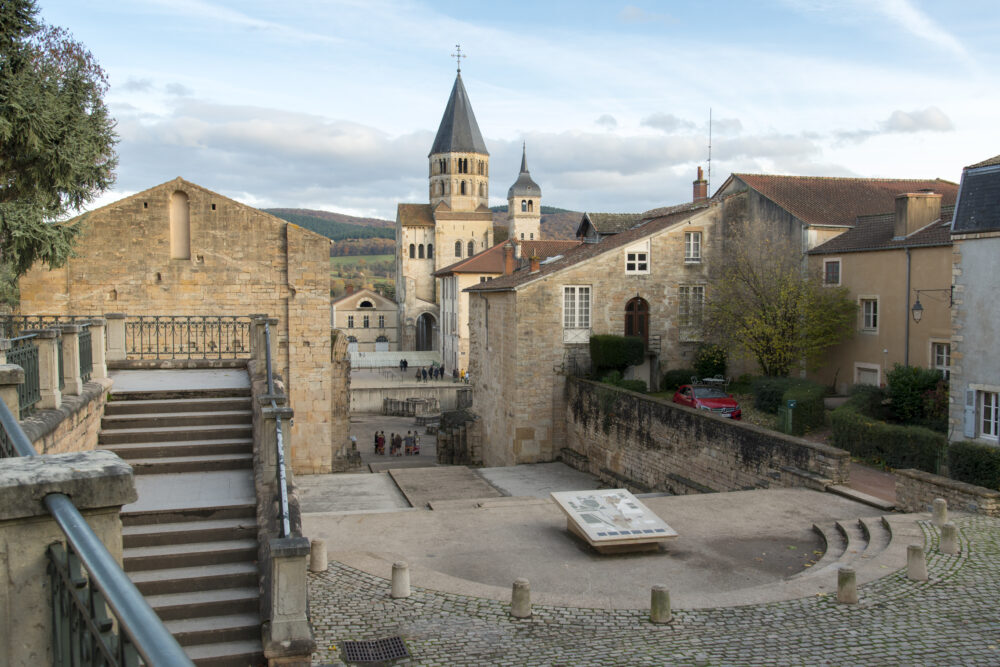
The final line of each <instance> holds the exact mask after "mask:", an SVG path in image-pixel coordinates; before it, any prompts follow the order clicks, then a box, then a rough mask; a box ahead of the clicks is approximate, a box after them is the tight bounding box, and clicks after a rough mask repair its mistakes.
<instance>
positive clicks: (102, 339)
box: [90, 317, 108, 380]
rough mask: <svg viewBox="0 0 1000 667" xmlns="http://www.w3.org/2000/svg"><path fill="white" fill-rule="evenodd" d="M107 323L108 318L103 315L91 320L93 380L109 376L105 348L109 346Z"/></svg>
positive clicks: (91, 376) (91, 373)
mask: <svg viewBox="0 0 1000 667" xmlns="http://www.w3.org/2000/svg"><path fill="white" fill-rule="evenodd" d="M107 324H108V323H107V320H105V319H104V318H103V317H95V318H94V319H92V320H90V355H91V356H90V358H91V361H92V368H91V371H90V379H91V380H103V379H104V378H106V377H108V361H107V359H108V356H107V352H106V350H105V348H106V347H107V331H108V327H107Z"/></svg>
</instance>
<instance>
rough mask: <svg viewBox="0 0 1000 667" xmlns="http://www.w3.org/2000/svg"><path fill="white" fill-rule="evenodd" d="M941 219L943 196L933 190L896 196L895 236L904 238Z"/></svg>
mask: <svg viewBox="0 0 1000 667" xmlns="http://www.w3.org/2000/svg"><path fill="white" fill-rule="evenodd" d="M940 219H941V195H940V194H938V193H936V192H932V191H931V190H921V191H920V192H905V193H903V194H901V195H896V216H895V219H894V221H893V223H894V224H893V236H894V237H896V238H902V237H904V236H909V235H910V234H912V233H913V232H915V231H917V230H918V229H922V228H923V227H926V226H927V225H929V224H931V223H932V222H934V221H935V220H940Z"/></svg>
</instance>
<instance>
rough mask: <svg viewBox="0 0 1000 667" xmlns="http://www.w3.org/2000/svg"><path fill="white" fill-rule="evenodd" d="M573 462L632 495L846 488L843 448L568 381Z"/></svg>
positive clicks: (569, 456) (847, 458) (846, 463)
mask: <svg viewBox="0 0 1000 667" xmlns="http://www.w3.org/2000/svg"><path fill="white" fill-rule="evenodd" d="M566 391H567V400H566V449H568V450H570V451H571V452H572V454H569V453H564V455H563V456H562V459H563V461H564V462H566V463H567V464H568V465H571V466H573V467H576V468H579V469H582V470H585V471H586V472H589V473H591V474H594V475H597V476H598V477H600V478H601V479H602V480H603V481H605V482H607V483H609V484H613V485H615V486H623V487H626V488H629V489H630V490H633V491H638V492H650V491H668V492H671V493H676V494H687V493H704V492H708V491H737V490H742V489H759V488H769V487H790V486H805V487H809V488H815V489H818V490H822V489H824V488H825V487H826V485H828V484H831V483H832V484H844V483H845V482H846V481H847V479H848V477H849V474H850V468H849V465H850V455H849V454H848V453H847V452H845V451H844V450H842V449H837V448H836V447H830V446H827V445H821V444H817V443H813V442H809V441H807V440H803V439H801V438H796V437H792V436H788V435H783V434H781V433H775V432H772V431H767V430H765V429H761V428H758V427H756V426H752V425H750V424H743V423H741V422H738V421H730V420H727V419H723V418H721V417H716V416H713V415H711V414H710V413H706V412H699V411H696V410H691V409H689V408H682V407H680V406H678V405H674V404H673V403H670V402H668V401H665V400H662V399H658V398H652V397H650V396H645V395H643V394H636V393H633V392H630V391H626V390H623V389H618V388H616V387H611V386H608V385H604V384H600V383H596V382H591V381H589V380H582V379H579V378H568V380H567V386H566Z"/></svg>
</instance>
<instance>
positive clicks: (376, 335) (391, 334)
mask: <svg viewBox="0 0 1000 667" xmlns="http://www.w3.org/2000/svg"><path fill="white" fill-rule="evenodd" d="M398 317H399V309H398V307H397V305H396V302H395V301H393V300H392V299H389V298H387V297H384V296H382V295H381V294H379V293H378V292H375V291H372V290H368V289H364V290H360V291H357V292H351V293H349V294H345V295H344V296H342V297H340V298H339V299H337V300H336V301H334V302H333V328H334V329H339V330H341V331H342V332H344V335H345V336H347V346H348V350H350V351H351V352H392V351H395V350H398V349H399V327H398V323H397V318H398Z"/></svg>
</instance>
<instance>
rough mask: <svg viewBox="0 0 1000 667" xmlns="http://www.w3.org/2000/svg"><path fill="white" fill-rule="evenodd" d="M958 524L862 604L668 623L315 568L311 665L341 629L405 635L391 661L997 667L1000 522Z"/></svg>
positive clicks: (977, 519)
mask: <svg viewBox="0 0 1000 667" xmlns="http://www.w3.org/2000/svg"><path fill="white" fill-rule="evenodd" d="M954 521H955V523H956V524H957V525H958V528H959V533H960V546H961V553H960V554H959V555H956V556H949V555H945V554H941V553H939V552H938V551H937V544H938V537H939V534H938V531H937V529H936V528H934V527H933V526H932V525H930V523H929V522H923V523H922V524H921V525H922V528H923V531H924V539H925V545H924V546H925V549H926V551H927V553H928V571H929V573H930V580H929V581H927V582H913V581H910V580H909V579H907V577H906V571H905V569H904V570H901V571H897V572H894V573H891V574H888V575H887V576H886V577H883V578H881V579H879V580H877V581H874V582H872V583H870V584H868V585H866V586H862V587H861V588H860V597H861V601H860V604H858V605H840V604H838V603H837V602H836V599H835V597H833V596H817V597H811V598H805V599H801V600H793V601H790V602H781V603H772V604H762V605H750V606H745V607H729V608H718V609H702V610H677V611H675V612H674V618H673V621H672V622H671V623H669V624H665V625H654V624H652V623H650V622H649V612H648V610H645V611H643V610H616V611H608V610H597V609H577V608H562V607H547V606H539V605H535V606H534V609H533V611H534V614H533V616H532V617H531V618H529V619H513V618H511V617H510V616H509V613H508V612H509V604H507V603H503V602H498V601H494V600H487V599H482V598H475V597H467V596H461V595H452V594H447V593H439V592H436V591H430V590H426V589H421V588H416V587H414V588H413V589H412V590H413V593H412V595H411V596H410V597H409V598H407V599H403V600H393V599H391V598H390V597H389V581H388V580H387V579H380V578H378V577H373V576H371V575H368V574H365V573H362V572H360V571H358V570H355V569H353V568H349V567H346V566H344V565H342V564H340V563H335V562H331V564H330V568H329V569H328V570H327V571H326V572H323V573H320V574H310V581H309V591H310V595H311V602H310V607H311V613H312V621H313V626H314V629H315V633H316V642H317V649H318V650H317V653H316V654H315V655H314V656H313V663H314V664H318V665H327V664H332V665H343V664H344V663H343V662H341V653H340V644H339V643H340V642H342V641H344V640H371V639H378V638H382V637H390V636H393V635H400V636H402V637H403V640H404V641H405V643H406V646H407V648H408V649H409V651H410V654H411V656H412V657H411V658H409V659H403V660H399V661H396V662H394V663H392V664H393V665H565V666H571V665H572V666H576V665H958V664H961V665H1000V606H998V604H997V598H998V596H1000V520H997V519H990V518H986V517H981V516H963V517H957V518H955V519H954ZM830 576H831V577H836V574H835V573H833V572H831V575H830ZM650 583H651V585H652V584H653V583H658V582H650Z"/></svg>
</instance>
